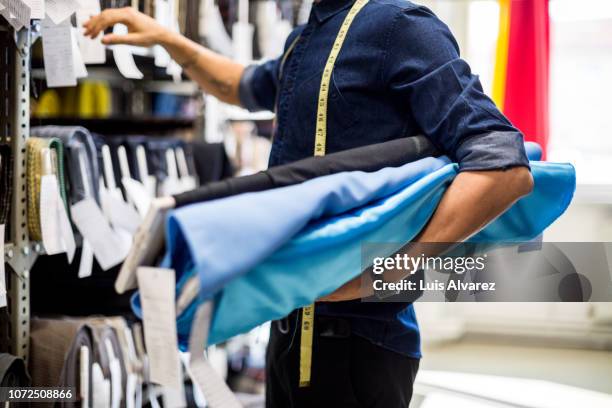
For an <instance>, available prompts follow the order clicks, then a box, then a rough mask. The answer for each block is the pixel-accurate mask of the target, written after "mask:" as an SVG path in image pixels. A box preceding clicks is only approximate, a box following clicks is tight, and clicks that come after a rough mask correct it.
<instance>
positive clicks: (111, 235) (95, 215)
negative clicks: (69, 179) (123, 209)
mask: <svg viewBox="0 0 612 408" xmlns="http://www.w3.org/2000/svg"><path fill="white" fill-rule="evenodd" d="M71 213H72V221H73V222H74V224H75V225H76V226H77V228H78V229H79V231H80V232H81V235H83V238H85V239H86V240H87V241H88V242H89V244H90V245H91V247H92V250H93V253H94V255H95V257H96V259H97V261H98V263H99V264H100V266H101V267H102V269H103V270H105V271H106V270H108V269H110V268H112V267H113V266H116V265H118V264H119V263H121V261H123V260H124V259H125V257H126V255H127V252H128V251H129V247H128V248H126V247H125V246H124V245H123V243H122V241H121V240H120V239H118V238H117V236H116V235H115V232H114V231H113V230H112V228H111V227H110V225H109V224H108V221H107V220H106V218H105V217H104V214H102V210H100V208H99V207H98V205H97V204H96V202H95V201H94V200H93V199H91V198H86V199H84V200H82V201H79V202H78V203H76V204H74V205H73V206H72V210H71Z"/></svg>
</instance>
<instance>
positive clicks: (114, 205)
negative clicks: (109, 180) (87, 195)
mask: <svg viewBox="0 0 612 408" xmlns="http://www.w3.org/2000/svg"><path fill="white" fill-rule="evenodd" d="M117 193H118V194H117ZM100 200H101V201H102V209H103V210H104V214H106V217H107V218H108V220H109V221H110V223H111V224H112V226H113V227H114V228H115V229H119V228H120V229H124V230H126V231H128V232H129V233H130V234H134V232H136V230H137V229H138V227H139V226H140V223H141V222H142V217H141V216H140V214H139V213H138V212H137V211H136V210H135V209H134V207H132V206H131V205H129V204H128V203H126V202H125V201H123V198H122V197H121V192H119V191H118V190H116V191H115V192H111V191H108V190H107V189H106V188H100Z"/></svg>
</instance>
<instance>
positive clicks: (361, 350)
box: [266, 312, 419, 408]
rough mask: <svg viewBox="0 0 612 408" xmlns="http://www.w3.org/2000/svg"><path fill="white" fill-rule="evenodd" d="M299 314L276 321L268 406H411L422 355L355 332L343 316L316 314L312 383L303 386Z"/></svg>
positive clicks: (270, 350) (269, 352) (271, 344)
mask: <svg viewBox="0 0 612 408" xmlns="http://www.w3.org/2000/svg"><path fill="white" fill-rule="evenodd" d="M300 315H301V313H298V312H293V313H292V314H291V315H289V316H288V317H287V318H286V319H284V320H281V321H275V322H272V327H271V332H270V342H269V343H268V350H267V356H266V407H267V408H328V407H329V408H353V407H354V408H357V407H360V408H379V407H380V408H383V407H384V408H408V404H409V402H410V399H411V397H412V384H413V382H414V378H415V376H416V373H417V370H418V368H419V360H418V359H414V358H409V357H406V356H403V355H401V354H399V353H396V352H393V351H390V350H388V349H385V348H383V347H380V346H377V345H375V344H373V343H372V342H370V341H369V340H367V339H365V338H362V337H359V336H357V335H354V334H351V333H350V325H349V323H348V322H347V321H346V320H343V319H337V318H330V317H324V316H319V315H315V323H314V327H315V330H314V336H313V346H312V371H311V383H310V386H308V387H302V388H300V387H299V364H300V331H301V329H300V327H301V316H300Z"/></svg>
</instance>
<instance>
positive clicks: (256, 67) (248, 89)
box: [238, 26, 304, 112]
mask: <svg viewBox="0 0 612 408" xmlns="http://www.w3.org/2000/svg"><path fill="white" fill-rule="evenodd" d="M303 28H304V26H298V27H296V28H295V29H294V30H293V31H292V32H291V34H289V36H288V37H287V40H286V41H285V48H284V51H283V55H284V54H285V53H286V52H287V49H288V47H289V46H290V44H291V43H292V42H293V41H294V40H295V39H296V38H297V36H298V35H299V34H300V33H301V31H302V30H303ZM283 55H281V56H280V57H278V58H276V59H273V60H269V61H266V62H263V63H261V64H252V65H249V66H247V67H246V68H245V70H244V72H243V73H242V77H241V78H240V83H239V84H238V97H239V99H240V104H241V105H242V107H243V108H245V109H248V110H249V111H251V112H256V111H261V110H269V111H273V110H274V108H275V106H274V104H275V102H276V93H277V90H278V82H279V70H280V66H281V60H282V59H283Z"/></svg>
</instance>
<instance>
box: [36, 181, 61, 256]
mask: <svg viewBox="0 0 612 408" xmlns="http://www.w3.org/2000/svg"><path fill="white" fill-rule="evenodd" d="M57 189H58V186H57V178H56V177H55V175H53V174H45V175H44V176H42V177H41V179H40V229H41V232H42V234H41V235H42V243H43V246H44V247H45V252H46V253H47V255H57V254H61V253H63V252H65V251H66V249H65V247H64V245H62V238H61V235H60V227H59V218H58V213H59V211H58V207H59V206H60V205H61V204H60V202H59V201H58V198H59V194H56V191H57Z"/></svg>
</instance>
